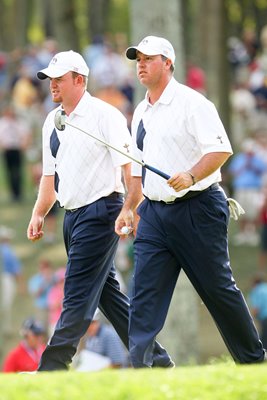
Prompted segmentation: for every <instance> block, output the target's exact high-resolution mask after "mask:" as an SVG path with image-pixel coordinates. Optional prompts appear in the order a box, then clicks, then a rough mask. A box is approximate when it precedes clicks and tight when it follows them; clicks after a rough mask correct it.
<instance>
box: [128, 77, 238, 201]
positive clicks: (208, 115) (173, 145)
mask: <svg viewBox="0 0 267 400" xmlns="http://www.w3.org/2000/svg"><path fill="white" fill-rule="evenodd" d="M141 120H142V121H143V125H144V129H145V131H146V134H145V137H144V140H143V151H141V150H139V149H138V148H137V143H136V135H137V130H138V125H139V123H140V121H141ZM132 139H133V156H135V157H136V158H139V159H140V160H143V161H144V162H145V163H146V164H150V165H152V166H153V167H156V168H158V169H159V170H161V171H163V172H165V173H166V174H168V175H170V176H172V175H174V174H175V173H177V172H184V171H188V170H190V168H192V167H193V166H194V165H195V164H196V163H197V162H198V161H199V160H200V159H201V157H202V156H204V155H205V154H207V153H212V152H229V153H232V147H231V144H230V142H229V139H228V137H227V134H226V132H225V129H224V127H223V124H222V122H221V120H220V118H219V116H218V113H217V110H216V108H215V106H214V105H213V104H212V103H211V102H210V101H209V100H208V99H206V98H205V97H204V96H203V95H201V94H200V93H198V92H197V91H195V90H193V89H191V88H189V87H187V86H185V85H182V84H180V83H178V82H177V81H176V80H175V79H174V78H172V79H171V81H170V82H169V84H168V85H167V87H166V88H165V90H164V92H163V93H162V95H161V97H160V99H159V100H158V101H157V102H156V103H155V104H154V105H151V104H150V103H149V102H148V99H147V95H146V98H145V99H144V100H143V101H142V102H141V103H140V104H139V105H138V106H137V108H136V110H135V112H134V116H133V121H132ZM145 174H146V175H145V181H144V187H143V193H144V195H145V196H147V197H148V198H150V199H151V200H163V201H173V200H174V199H175V198H176V197H182V196H184V195H185V194H186V193H187V192H188V191H189V190H203V189H206V188H207V187H209V186H210V185H211V184H212V183H215V182H220V181H221V173H220V169H218V170H217V171H215V172H214V173H213V174H211V175H210V176H208V177H207V178H205V179H202V180H201V181H199V182H197V183H196V184H195V185H194V186H191V187H190V188H189V189H185V190H182V191H180V192H175V190H174V189H172V188H170V187H169V186H168V185H167V183H166V180H165V179H163V178H161V177H160V176H158V175H156V174H155V173H153V172H151V171H149V170H146V172H145ZM132 175H133V176H141V175H142V167H141V166H139V165H138V164H136V163H132Z"/></svg>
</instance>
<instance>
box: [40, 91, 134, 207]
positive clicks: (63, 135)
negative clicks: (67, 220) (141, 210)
mask: <svg viewBox="0 0 267 400" xmlns="http://www.w3.org/2000/svg"><path fill="white" fill-rule="evenodd" d="M58 109H60V107H58V108H56V109H55V110H53V111H51V112H50V113H49V114H48V116H47V118H46V120H45V123H44V126H43V174H44V175H56V179H55V181H56V187H57V199H58V201H59V203H60V205H61V206H62V207H64V208H65V209H73V208H78V207H82V206H84V205H87V204H90V203H92V202H94V201H96V200H98V199H99V198H101V197H104V196H108V195H109V194H111V193H112V192H114V191H116V192H120V193H124V187H123V184H122V179H121V166H122V165H124V164H127V163H129V162H130V160H129V159H128V158H127V157H125V156H123V155H121V154H120V153H117V152H115V151H114V150H111V149H109V148H108V147H106V146H105V145H103V144H101V143H99V142H98V141H96V140H95V139H92V138H91V137H89V136H88V135H86V134H85V133H82V132H80V131H78V130H77V129H75V128H72V127H70V126H68V125H66V127H65V130H64V131H59V130H57V129H55V124H54V116H55V113H56V111H57V110H58ZM66 122H69V123H71V124H72V125H74V126H78V127H79V128H81V129H83V130H85V131H86V132H89V133H92V134H93V135H94V136H96V137H99V138H100V139H102V140H104V141H105V142H107V143H110V144H112V145H113V146H114V147H118V148H119V149H121V150H122V151H126V150H127V148H129V145H130V142H131V136H130V133H129V130H128V128H127V122H126V118H125V117H124V116H123V115H122V113H121V112H120V111H119V110H117V109H116V108H115V107H113V106H111V105H109V104H107V103H105V102H103V101H102V100H99V99H97V98H95V97H93V96H91V95H90V94H89V93H88V92H85V94H84V95H83V97H82V99H81V100H80V102H79V104H78V105H77V107H76V108H75V110H74V111H73V112H72V113H71V114H70V115H69V116H66Z"/></svg>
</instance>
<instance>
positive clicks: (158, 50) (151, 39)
mask: <svg viewBox="0 0 267 400" xmlns="http://www.w3.org/2000/svg"><path fill="white" fill-rule="evenodd" d="M137 51H140V52H141V53H143V54H145V55H147V56H156V55H158V54H161V55H163V56H164V57H167V58H169V59H170V60H171V62H172V64H173V65H174V63H175V52H174V49H173V47H172V45H171V43H170V42H169V41H168V40H167V39H164V38H162V37H158V36H147V37H145V38H144V39H143V40H141V42H140V43H139V44H138V46H132V47H128V49H127V50H126V57H128V58H129V59H130V60H135V59H136V53H137Z"/></svg>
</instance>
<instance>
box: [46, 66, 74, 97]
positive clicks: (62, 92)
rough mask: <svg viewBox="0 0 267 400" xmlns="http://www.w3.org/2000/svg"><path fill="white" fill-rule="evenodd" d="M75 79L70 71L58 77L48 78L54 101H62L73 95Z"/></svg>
mask: <svg viewBox="0 0 267 400" xmlns="http://www.w3.org/2000/svg"><path fill="white" fill-rule="evenodd" d="M76 79H77V78H75V77H73V74H72V72H67V73H66V74H65V75H63V76H61V77H59V78H50V92H51V96H52V100H53V102H54V103H62V102H64V101H65V100H66V99H68V97H71V96H72V95H73V93H72V91H73V88H74V86H75V80H76Z"/></svg>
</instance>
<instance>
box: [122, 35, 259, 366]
mask: <svg viewBox="0 0 267 400" xmlns="http://www.w3.org/2000/svg"><path fill="white" fill-rule="evenodd" d="M126 56H127V57H128V58H129V59H130V60H136V72H137V78H138V79H139V81H140V83H141V84H142V85H143V86H145V88H146V89H147V92H146V95H145V99H144V100H143V101H141V103H140V104H139V105H138V106H137V108H136V109H135V111H134V115H133V120H132V148H133V156H134V157H136V158H139V159H140V160H143V162H144V163H145V164H149V165H153V166H154V167H155V168H157V169H158V170H160V171H164V174H165V179H164V178H163V177H162V176H159V175H157V174H155V173H153V172H151V171H150V170H148V169H145V168H143V167H142V166H140V165H139V164H136V163H133V164H132V172H131V173H132V176H133V180H134V182H135V184H134V185H132V187H131V190H129V192H128V196H127V198H126V200H125V203H124V206H123V208H122V211H121V213H120V215H119V216H118V218H117V220H116V224H115V229H116V232H117V233H118V234H120V228H121V226H123V225H125V222H127V223H128V224H129V220H130V218H132V221H131V223H132V226H133V227H134V228H135V231H136V237H135V241H134V274H133V289H132V293H133V296H132V298H131V302H130V323H129V348H130V357H131V362H132V365H133V366H134V367H135V368H142V367H151V365H152V363H153V357H152V355H153V353H152V351H153V348H154V343H155V338H156V337H157V335H158V333H159V332H160V331H161V329H162V328H163V326H164V323H165V319H166V316H167V313H168V309H169V305H170V302H171V298H172V294H173V291H174V289H175V286H176V282H177V279H178V277H179V273H180V271H181V269H183V270H184V272H185V273H186V275H187V277H188V278H189V279H190V281H191V283H192V285H193V286H194V288H195V289H196V291H197V292H198V294H199V296H200V297H201V299H202V301H203V302H204V303H205V305H206V307H207V309H208V310H209V311H210V313H211V315H212V317H213V319H214V321H215V323H216V325H217V326H218V328H219V331H220V333H221V335H222V337H223V339H224V342H225V344H226V346H227V348H228V350H229V352H230V353H231V355H232V357H233V359H234V360H235V361H236V362H238V363H243V364H245V363H247V364H249V363H256V362H262V361H264V359H265V357H266V355H265V350H264V349H263V346H262V343H261V341H260V339H259V335H258V332H257V329H256V327H255V324H254V322H253V319H252V317H251V315H250V312H249V310H248V307H247V305H246V302H245V300H244V297H243V295H242V293H241V292H240V290H239V289H238V287H237V286H236V283H235V280H234V278H233V275H232V270H231V266H230V259H229V251H228V238H227V232H228V222H229V216H230V208H229V204H230V205H231V203H230V199H227V198H226V196H225V194H224V192H223V190H222V188H221V186H220V184H219V182H220V181H221V166H222V165H223V164H224V163H225V162H226V161H227V159H228V158H229V157H230V156H231V154H232V148H231V144H230V142H229V139H228V136H227V134H226V132H225V129H224V127H223V124H222V122H221V120H220V118H219V116H218V113H217V110H216V109H215V106H214V105H213V104H212V103H211V102H210V101H209V100H208V99H207V98H205V97H204V96H203V95H202V94H200V93H199V92H197V91H195V90H193V89H191V88H189V87H187V86H185V85H182V84H180V83H179V82H177V81H176V79H175V78H174V77H173V69H174V62H175V53H174V50H173V47H172V45H171V44H170V42H168V40H166V39H164V38H161V37H156V36H147V37H145V38H144V39H143V40H142V41H141V42H140V43H139V44H138V45H137V46H131V47H129V48H128V49H127V50H126ZM168 177H169V178H168ZM231 200H232V201H234V200H233V199H231Z"/></svg>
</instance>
